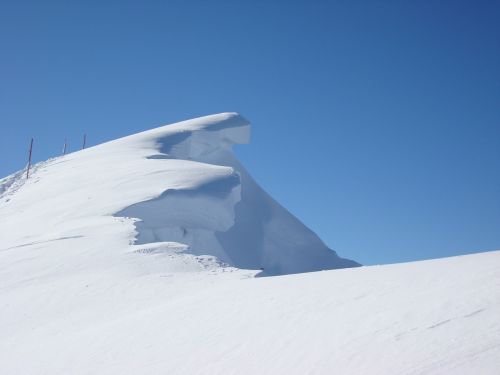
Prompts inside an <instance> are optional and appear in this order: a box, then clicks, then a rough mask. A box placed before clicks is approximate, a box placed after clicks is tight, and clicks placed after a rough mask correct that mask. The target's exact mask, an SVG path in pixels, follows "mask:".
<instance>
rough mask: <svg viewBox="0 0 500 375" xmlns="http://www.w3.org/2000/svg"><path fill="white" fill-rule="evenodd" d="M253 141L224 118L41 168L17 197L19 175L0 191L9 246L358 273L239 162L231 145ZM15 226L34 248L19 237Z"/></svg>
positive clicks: (267, 270) (246, 129)
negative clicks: (55, 244) (102, 248)
mask: <svg viewBox="0 0 500 375" xmlns="http://www.w3.org/2000/svg"><path fill="white" fill-rule="evenodd" d="M249 136H250V126H249V123H248V121H247V120H245V119H244V118H243V117H242V116H240V115H238V114H236V113H222V114H218V115H212V116H206V117H201V118H198V119H194V120H189V121H184V122H180V123H177V124H173V125H168V126H164V127H160V128H157V129H153V130H150V131H146V132H143V133H139V134H135V135H132V136H128V137H125V138H121V139H118V140H115V141H112V142H108V143H105V144H101V145H99V146H96V147H92V148H89V149H86V150H83V151H81V152H77V153H73V154H70V155H67V156H64V157H60V158H57V159H53V160H50V161H48V162H45V163H42V164H39V165H37V166H35V169H34V173H33V175H32V178H31V179H30V180H28V181H25V182H23V184H24V185H23V189H20V190H19V191H18V192H16V194H12V191H11V190H12V188H11V187H10V185H12V186H14V187H15V186H17V185H19V183H20V181H19V177H20V176H21V175H20V174H18V175H17V176H16V175H14V176H12V177H11V178H10V179H9V178H8V179H6V180H5V181H4V184H3V185H4V186H5V188H3V189H0V194H2V195H1V196H0V197H1V198H0V200H1V199H3V200H4V201H5V203H6V204H5V205H3V206H2V207H1V208H0V210H1V211H0V212H1V213H4V214H5V215H8V216H9V217H10V220H9V222H8V224H12V225H13V226H12V230H8V231H7V232H6V237H7V239H8V240H7V242H8V243H10V247H12V246H14V247H15V246H24V245H26V244H29V243H36V242H42V243H43V242H44V241H53V240H61V239H62V238H80V239H82V241H99V242H100V243H103V244H106V246H107V248H108V249H111V248H115V249H116V248H117V245H118V246H119V245H122V248H127V246H129V244H130V245H131V248H132V249H136V250H137V251H138V252H143V250H144V248H149V249H151V248H154V249H156V251H160V250H159V249H164V251H167V252H170V251H171V250H172V248H173V247H174V248H176V249H177V252H176V254H182V255H183V256H186V255H193V256H209V257H211V258H210V259H212V260H213V261H214V262H215V263H214V264H219V265H229V266H233V267H236V268H240V269H251V270H261V272H260V275H279V274H289V273H298V272H308V271H317V270H323V269H333V268H344V267H353V266H357V265H358V264H357V263H355V262H353V261H350V260H346V259H342V258H339V257H338V256H337V255H336V254H335V252H334V251H332V250H330V249H328V248H327V247H326V246H325V245H324V244H323V242H322V241H321V240H320V239H319V238H318V237H317V236H316V235H315V234H314V233H313V232H312V231H311V230H309V229H308V228H307V227H305V226H304V225H303V224H302V223H301V222H300V221H299V220H297V219H296V218H295V217H293V215H291V214H290V213H289V212H288V211H286V210H285V209H284V208H283V207H281V206H280V205H279V204H278V203H276V202H275V201H274V200H273V199H272V198H271V197H269V196H268V195H267V194H266V193H265V192H264V191H263V190H262V189H261V188H260V187H259V186H258V185H257V184H256V183H255V181H254V180H253V179H252V178H251V177H250V175H249V174H248V173H247V172H246V170H245V169H244V167H243V166H241V165H240V163H239V162H238V160H237V159H236V157H235V156H234V154H233V152H232V146H233V145H234V144H237V143H247V142H248V141H249ZM16 177H17V178H16ZM13 180H15V181H17V183H15V182H14V181H13ZM21 182H22V181H21ZM3 190H5V191H4V192H3V193H2V191H3ZM9 194H10V195H9ZM7 196H12V200H9V199H8V198H7ZM20 205H21V206H22V207H20ZM49 206H50V209H49ZM21 209H22V210H29V211H30V212H31V214H30V215H23V221H25V220H26V217H28V218H29V220H30V221H33V223H26V222H24V223H22V224H21V223H17V222H16V219H15V217H16V213H18V212H19V210H21ZM41 216H43V217H41ZM97 223H98V224H97ZM17 224H19V225H20V226H22V227H23V229H24V231H23V234H24V237H25V238H26V237H30V238H31V237H32V239H31V240H30V241H31V242H30V241H25V240H22V239H21V238H20V237H19V236H17V235H16V233H18V232H19V231H18V229H17V230H16V228H15V227H16V225H17ZM127 224H128V226H127ZM130 224H133V225H134V228H132V227H130ZM7 226H8V225H7ZM124 226H126V228H125V227H124ZM105 227H106V228H107V229H106V230H104V228H105ZM4 229H5V227H4ZM46 237H50V238H49V239H47V238H46ZM124 240H125V242H126V243H127V245H125V246H123V245H124ZM197 259H198V258H197ZM205 265H206V264H205Z"/></svg>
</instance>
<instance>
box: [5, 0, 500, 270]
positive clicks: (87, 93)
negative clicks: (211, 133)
mask: <svg viewBox="0 0 500 375" xmlns="http://www.w3.org/2000/svg"><path fill="white" fill-rule="evenodd" d="M498 19H500V2H498V1H467V2H463V1H373V0H371V1H256V0H254V1H229V0H228V1H72V2H70V1H60V2H58V1H50V0H48V1H44V2H38V1H37V2H35V1H33V2H25V1H10V2H7V1H0V56H1V58H0V126H1V129H2V136H1V137H0V160H1V162H0V176H5V175H7V174H9V173H11V172H14V171H16V170H18V169H21V168H22V167H23V166H24V165H25V163H26V148H27V146H28V142H29V138H30V137H31V136H34V137H35V150H34V158H35V159H36V160H43V159H46V158H48V157H52V156H56V155H57V154H58V153H59V152H60V150H61V148H62V143H63V139H64V137H67V138H68V140H69V143H70V145H69V147H70V149H75V148H76V147H78V146H79V145H80V143H81V137H82V134H83V133H87V134H88V143H90V144H97V143H101V142H103V141H106V140H110V139H113V138H117V137H120V136H124V135H127V134H130V133H135V132H138V131H141V130H145V129H148V128H151V127H155V126H159V125H162V124H166V123H170V122H175V121H178V120H183V119H188V118H192V117H197V116H201V115H206V114H211V113H217V112H226V111H237V112H239V113H241V114H243V115H244V116H245V117H247V118H248V119H249V120H250V121H251V122H252V124H253V130H252V131H253V135H252V136H253V139H252V143H251V144H250V145H246V146H239V147H238V149H237V153H238V155H239V157H240V159H241V160H242V161H243V163H244V164H245V165H246V166H247V167H248V169H249V171H250V172H251V173H252V174H253V176H254V177H255V178H256V180H257V181H258V182H259V183H260V184H261V185H262V186H263V187H264V188H265V189H266V190H267V191H268V192H269V193H270V194H271V195H272V196H274V197H275V198H276V199H277V200H278V201H280V202H281V203H282V204H283V205H284V206H285V207H287V208H288V209H289V210H290V211H291V212H292V213H294V214H295V215H297V216H298V217H299V218H300V219H301V220H302V221H303V222H304V223H306V224H307V225H308V226H310V227H311V228H312V229H313V230H314V231H316V232H317V233H318V234H319V235H320V237H321V238H322V239H323V240H324V241H325V242H326V243H327V244H328V245H329V246H330V247H332V248H334V249H335V250H337V252H338V253H339V254H340V255H342V256H345V257H349V258H352V259H355V260H357V261H359V262H361V263H364V264H379V263H389V262H400V261H409V260H417V259H425V258H435V257H443V256H450V255H457V254H466V253H472V252H477V251H484V250H494V249H500V27H499V26H498Z"/></svg>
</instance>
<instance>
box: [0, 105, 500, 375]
mask: <svg viewBox="0 0 500 375" xmlns="http://www.w3.org/2000/svg"><path fill="white" fill-rule="evenodd" d="M248 137H249V126H248V123H247V121H246V120H244V119H243V118H242V117H241V116H238V115H236V114H220V115H214V116H208V117H204V118H200V119H195V120H190V121H185V122H182V123H178V124H175V125H170V126H166V127H162V128H158V129H154V130H151V131H148V132H144V133H140V134H137V135H133V136H130V137H126V138H122V139H119V140H116V141H112V142H108V143H106V144H102V145H99V146H96V147H92V148H89V149H86V150H83V151H79V152H75V153H73V154H69V155H66V156H64V157H59V158H55V159H52V160H49V161H46V162H43V163H39V164H37V165H35V166H34V168H33V173H32V175H31V177H30V179H29V180H26V179H24V178H23V175H22V172H18V173H16V174H14V175H11V176H9V177H6V178H4V179H2V180H0V220H1V222H0V223H1V224H0V374H190V375H191V374H331V373H342V374H366V373H370V374H431V373H434V374H442V373H453V374H498V368H499V366H500V363H499V362H500V361H499V359H498V358H500V318H499V317H500V252H492V253H485V254H478V255H472V256H466V257H456V258H449V259H442V260H436V261H427V262H416V263H408V264H400V265H389V266H380V267H357V268H352V269H343V270H336V271H325V272H314V273H304V274H294V275H288V276H281V277H264V278H259V279H256V278H255V275H257V274H259V272H260V271H259V269H260V268H263V272H260V274H261V275H277V274H288V273H297V272H303V271H313V270H320V269H324V268H325V269H326V268H342V267H352V266H356V265H357V264H356V263H355V262H352V261H349V260H344V259H341V258H339V257H338V256H337V255H336V254H335V253H334V252H333V251H331V250H329V249H328V248H327V247H326V246H325V245H324V244H323V243H322V242H321V241H320V240H319V239H318V237H317V236H316V235H315V234H314V233H312V232H311V231H310V230H309V229H307V228H306V227H305V226H304V225H303V224H301V223H300V222H299V221H298V220H297V219H296V218H294V217H293V216H292V215H290V214H289V213H288V212H287V211H286V210H285V209H284V208H282V207H281V206H280V205H278V204H277V203H276V202H275V201H274V200H272V198H270V197H269V196H268V195H267V194H266V193H265V192H264V191H262V189H260V188H259V187H258V185H257V184H256V183H255V182H254V181H253V180H252V179H251V177H250V176H249V175H248V173H247V172H246V171H245V170H244V168H243V167H242V166H241V165H240V164H239V163H238V161H237V160H236V159H235V157H234V156H233V154H232V152H231V147H232V145H233V144H234V143H245V142H247V141H248Z"/></svg>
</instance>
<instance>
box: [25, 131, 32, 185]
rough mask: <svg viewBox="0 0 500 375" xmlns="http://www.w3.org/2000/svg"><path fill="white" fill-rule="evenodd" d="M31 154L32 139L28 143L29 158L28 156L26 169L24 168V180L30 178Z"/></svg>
mask: <svg viewBox="0 0 500 375" xmlns="http://www.w3.org/2000/svg"><path fill="white" fill-rule="evenodd" d="M32 153H33V138H31V142H30V152H29V156H28V167H27V168H26V179H28V178H29V176H30V167H31V155H32Z"/></svg>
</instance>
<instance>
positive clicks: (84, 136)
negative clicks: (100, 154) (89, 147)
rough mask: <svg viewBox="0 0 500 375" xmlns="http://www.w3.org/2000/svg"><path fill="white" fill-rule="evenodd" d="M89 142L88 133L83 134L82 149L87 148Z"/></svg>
mask: <svg viewBox="0 0 500 375" xmlns="http://www.w3.org/2000/svg"><path fill="white" fill-rule="evenodd" d="M86 143H87V134H84V135H83V145H82V150H83V149H84V148H85V144H86Z"/></svg>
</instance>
